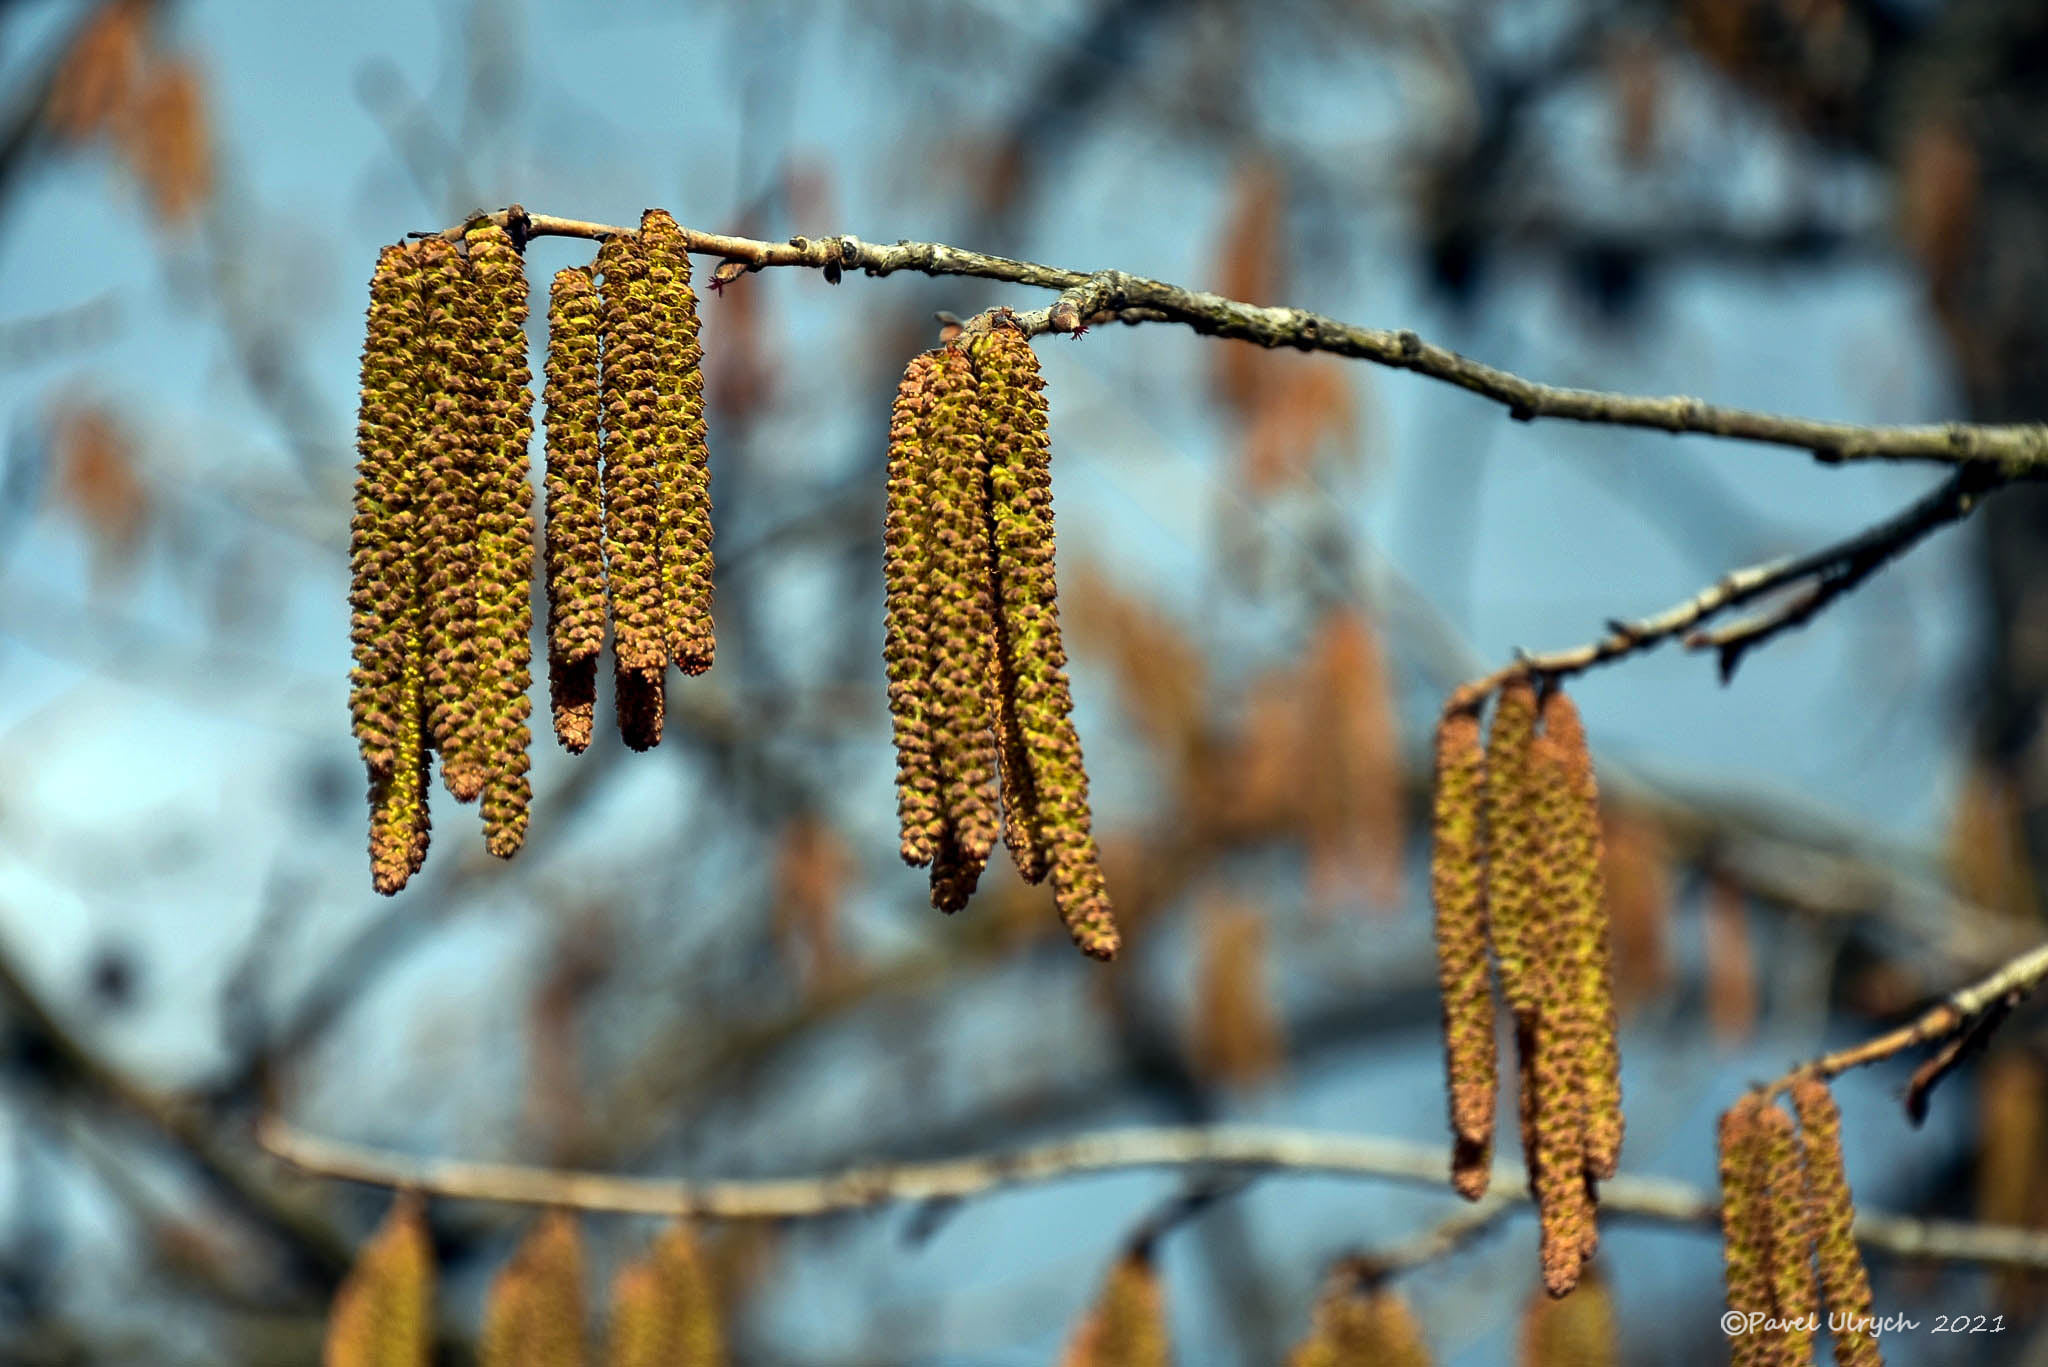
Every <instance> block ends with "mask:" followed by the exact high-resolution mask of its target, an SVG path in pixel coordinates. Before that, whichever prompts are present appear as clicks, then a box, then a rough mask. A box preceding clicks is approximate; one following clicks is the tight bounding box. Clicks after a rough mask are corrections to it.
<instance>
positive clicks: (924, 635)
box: [882, 352, 942, 865]
mask: <svg viewBox="0 0 2048 1367" xmlns="http://www.w3.org/2000/svg"><path fill="white" fill-rule="evenodd" d="M938 363H939V362H938V357H937V356H936V355H935V354H934V353H931V352H925V353H923V354H921V355H918V356H914V357H912V358H911V361H910V364H909V365H907V366H905V367H904V368H903V381H902V383H901V384H899V385H898V386H897V387H896V404H895V407H894V408H893V409H892V410H891V413H890V418H889V482H888V512H887V516H886V519H885V520H884V522H883V525H882V546H883V559H882V580H883V585H884V588H885V590H886V594H887V598H886V618H887V620H886V625H885V629H884V632H883V639H882V659H883V663H884V664H885V665H886V667H887V670H888V676H889V716H890V719H891V722H892V724H893V726H894V730H895V738H896V817H897V825H898V828H899V830H900V832H901V836H902V853H903V862H905V863H906V864H913V865H919V864H929V863H931V862H932V855H933V853H934V852H935V850H936V848H937V841H938V834H939V827H940V825H941V821H942V818H941V816H940V811H939V782H938V776H937V771H936V768H935V758H936V757H935V756H934V754H933V739H934V731H933V725H932V722H933V710H934V708H935V706H936V703H937V699H936V696H935V694H934V692H933V687H932V683H933V680H932V677H931V671H932V658H931V630H930V629H931V623H932V614H933V612H934V605H933V603H932V589H931V554H932V548H931V504H930V500H931V481H932V477H933V470H932V460H933V452H932V449H931V445H930V442H929V440H928V432H927V428H928V425H929V418H930V407H931V396H930V393H929V385H930V381H931V376H932V372H933V369H934V367H936V366H937V365H938Z"/></svg>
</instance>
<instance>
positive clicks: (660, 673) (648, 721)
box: [612, 660, 668, 750]
mask: <svg viewBox="0 0 2048 1367" xmlns="http://www.w3.org/2000/svg"><path fill="white" fill-rule="evenodd" d="M613 664H614V665H615V666H616V668H615V669H614V670H613V673H612V683H613V691H614V694H615V696H616V698H617V706H618V710H619V735H620V737H621V738H622V739H624V740H625V742H626V748H627V749H629V750H652V749H653V748H654V747H655V746H657V745H659V744H661V723H662V717H663V714H664V713H666V712H667V710H668V678H667V671H666V670H665V669H663V668H660V667H657V668H654V669H628V668H626V667H625V666H624V665H623V664H619V663H618V661H616V660H614V661H613Z"/></svg>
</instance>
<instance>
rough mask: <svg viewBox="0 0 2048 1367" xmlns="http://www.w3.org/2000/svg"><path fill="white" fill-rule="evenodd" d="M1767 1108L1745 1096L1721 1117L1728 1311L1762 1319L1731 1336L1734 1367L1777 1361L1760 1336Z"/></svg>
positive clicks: (1766, 1255)
mask: <svg viewBox="0 0 2048 1367" xmlns="http://www.w3.org/2000/svg"><path fill="white" fill-rule="evenodd" d="M1766 1105H1767V1103H1766V1102H1764V1101H1763V1099H1762V1098H1760V1097H1759V1096H1757V1095H1756V1094H1755V1093H1753V1092H1752V1093H1748V1094H1746V1095H1744V1096H1743V1097H1742V1098H1741V1099H1740V1100H1739V1101H1737V1102H1736V1103H1735V1104H1734V1105H1733V1106H1730V1107H1729V1108H1728V1109H1727V1110H1726V1111H1724V1112H1723V1113H1722V1115H1721V1126H1720V1168H1721V1254H1722V1265H1723V1272H1724V1276H1725V1278H1726V1281H1727V1287H1728V1309H1729V1310H1730V1311H1731V1312H1733V1313H1734V1314H1736V1315H1740V1316H1752V1315H1754V1316H1761V1317H1763V1318H1762V1319H1759V1320H1757V1321H1756V1323H1757V1325H1758V1326H1759V1327H1758V1328H1757V1329H1756V1330H1754V1331H1751V1330H1749V1329H1748V1328H1747V1327H1746V1326H1745V1327H1744V1328H1743V1329H1742V1330H1741V1331H1739V1332H1736V1333H1733V1334H1730V1335H1729V1344H1730V1347H1731V1349H1732V1356H1733V1361H1734V1364H1735V1367H1746V1364H1752V1363H1763V1362H1770V1361H1775V1360H1776V1359H1775V1356H1774V1355H1775V1353H1776V1347H1775V1342H1776V1341H1775V1339H1774V1338H1773V1337H1772V1336H1770V1335H1768V1334H1766V1333H1764V1332H1763V1331H1762V1328H1761V1326H1762V1323H1763V1319H1768V1318H1769V1316H1770V1312H1771V1264H1770V1254H1771V1240H1770V1226H1769V1220H1770V1201H1769V1197H1770V1170H1769V1160H1770V1143H1769V1138H1768V1136H1767V1134H1766V1133H1765V1130H1764V1125H1763V1119H1762V1116H1763V1111H1764V1109H1765V1107H1766Z"/></svg>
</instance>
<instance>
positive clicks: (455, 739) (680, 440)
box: [350, 209, 712, 893]
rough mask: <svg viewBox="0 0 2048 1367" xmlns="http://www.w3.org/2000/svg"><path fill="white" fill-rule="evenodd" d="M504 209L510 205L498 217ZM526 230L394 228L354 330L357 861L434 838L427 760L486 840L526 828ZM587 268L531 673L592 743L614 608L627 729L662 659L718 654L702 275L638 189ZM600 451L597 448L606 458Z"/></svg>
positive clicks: (567, 345)
mask: <svg viewBox="0 0 2048 1367" xmlns="http://www.w3.org/2000/svg"><path fill="white" fill-rule="evenodd" d="M514 221H515V222H517V216H516V215H515V216H514ZM520 245H521V244H520V243H519V242H517V241H516V240H515V239H514V237H513V235H512V234H511V233H508V232H507V231H506V229H504V228H502V227H498V226H496V225H495V224H491V223H484V224H481V225H479V226H476V227H473V228H470V229H468V230H467V231H466V232H464V233H463V234H462V235H461V236H460V239H459V240H450V239H449V238H447V237H428V238H424V239H421V240H418V241H410V242H405V243H400V244H398V245H395V246H390V247H386V248H385V249H384V250H383V252H382V253H381V255H380V256H379V257H378V261H377V269H376V273H375V274H374V275H373V276H372V278H371V281H370V309H369V323H368V329H367V334H366V338H365V341H364V344H363V366H362V406H361V410H360V414H359V417H358V423H357V448H358V453H359V457H360V460H359V464H358V467H357V480H356V491H355V517H354V522H353V525H352V541H351V566H352V571H353V583H352V586H351V591H350V606H351V609H352V612H353V621H352V631H351V634H352V638H353V641H354V647H355V668H354V671H353V673H352V675H351V679H350V682H351V690H352V691H351V697H350V707H351V711H352V713H353V716H354V720H355V734H356V739H357V741H358V742H359V745H360V747H361V750H362V755H363V761H364V763H365V765H366V766H367V767H368V769H369V775H370V868H371V878H372V881H373V882H374V883H375V885H376V887H377V889H378V891H380V892H385V893H393V892H396V891H398V890H399V889H400V888H402V887H404V886H405V884H406V881H407V880H408V879H409V878H411V876H412V875H413V874H414V873H416V872H418V870H419V868H420V865H421V862H422V861H423V860H424V859H425V858H426V852H427V836H428V820H427V797H428V792H429V789H430V787H431V782H432V777H431V770H430V757H431V756H433V755H439V756H440V760H441V779H442V782H443V783H444V784H445V785H446V786H447V788H448V791H449V792H450V793H451V794H453V795H454V796H455V797H456V798H457V799H458V800H459V801H463V802H468V801H472V800H475V799H478V798H481V799H482V809H483V819H484V830H485V838H486V843H487V845H488V847H489V849H490V851H491V853H493V854H495V855H498V856H500V857H510V856H511V855H512V854H513V853H514V852H516V851H517V850H518V848H519V846H520V844H521V842H522V840H523V839H524V837H525V832H526V819H527V804H528V800H529V797H530V794H531V790H530V788H529V785H528V783H527V779H526V773H527V745H528V742H529V739H530V736H529V733H528V729H527V718H528V716H529V713H530V706H531V705H530V704H529V702H528V701H527V696H526V690H527V686H528V684H529V683H530V682H531V676H530V669H531V664H532V647H531V644H530V639H529V638H530V635H531V630H532V616H533V613H532V607H531V601H532V599H531V595H532V577H533V540H534V535H533V516H532V502H533V499H532V490H531V486H530V485H529V483H528V478H527V460H526V449H527V444H528V441H529V440H530V438H531V436H532V433H533V416H532V411H533V394H532V390H531V387H530V381H531V378H532V377H531V373H530V371H529V369H528V365H527V350H526V328H525V324H526V314H527V284H526V274H525V267H524V262H523V260H522V258H521V255H520ZM596 270H597V271H598V272H599V273H601V275H602V277H603V280H602V285H601V287H600V286H599V285H597V284H596V283H594V282H593V277H592V271H591V269H590V268H584V267H577V268H571V269H568V270H565V271H563V272H561V273H560V274H559V275H558V276H556V278H555V282H554V289H553V292H552V296H551V299H550V306H549V351H548V362H547V404H548V413H547V428H548V431H547V445H548V469H547V519H548V529H547V530H548V539H547V540H548V545H547V588H548V666H549V688H550V694H551V697H552V702H553V709H554V723H555V734H556V735H557V736H558V737H559V738H560V740H561V742H562V744H563V745H565V746H566V747H568V748H569V749H570V750H572V751H580V750H582V749H583V748H584V747H585V746H587V745H588V744H589V743H590V735H591V724H592V719H593V712H594V705H595V698H596V670H597V658H598V653H599V650H600V649H601V647H602V645H603V642H604V631H605V620H606V615H607V608H608V607H609V610H610V617H611V622H612V631H613V641H614V644H613V654H614V657H615V661H616V664H617V672H618V696H619V725H620V729H621V731H622V732H623V734H624V736H625V739H626V742H627V744H629V745H631V746H633V747H634V748H636V749H645V748H646V747H648V746H650V745H653V744H654V743H656V742H657V741H658V740H660V738H661V718H662V702H663V689H664V678H665V671H666V666H667V664H668V662H669V661H670V660H673V661H674V662H675V663H676V664H677V665H678V666H680V667H681V668H682V669H683V670H684V671H685V672H687V673H693V674H694V673H700V672H702V671H703V670H705V669H707V668H709V667H710V664H711V657H712V633H711V612H710V599H711V510H710V494H709V474H708V467H707V465H706V463H705V446H704V418H703V411H704V407H703V384H702V380H701V377H700V375H699V371H698V363H699V359H700V356H701V352H700V350H699V348H698V345H697V317H696V296H695V295H694V294H692V293H691V290H690V261H689V255H688V253H687V251H686V250H685V245H684V239H683V236H682V232H681V230H680V229H679V228H678V227H677V226H676V222H675V220H674V219H672V218H671V217H669V215H668V214H666V213H664V212H662V211H661V210H658V209H656V210H649V211H648V212H647V214H646V215H645V216H643V218H642V220H641V226H640V231H639V232H637V233H630V234H620V235H617V236H614V237H612V238H609V239H607V240H606V241H605V243H604V245H603V247H602V248H601V249H600V251H599V252H598V258H597V264H596ZM600 456H601V457H602V458H601V459H600Z"/></svg>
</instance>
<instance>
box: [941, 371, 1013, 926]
mask: <svg viewBox="0 0 2048 1367" xmlns="http://www.w3.org/2000/svg"><path fill="white" fill-rule="evenodd" d="M929 378H930V383H929V389H928V392H929V393H930V394H931V417H930V423H931V427H930V433H931V435H930V440H931V443H932V446H933V450H934V453H935V459H934V461H933V474H932V482H931V508H932V531H931V538H930V544H931V550H932V554H931V561H930V564H931V570H930V573H931V584H932V587H931V595H932V609H933V610H932V622H931V638H932V691H933V694H934V706H933V709H932V717H933V725H932V752H933V763H934V768H935V770H936V771H937V776H938V780H939V796H940V806H941V814H942V817H943V825H942V827H941V830H940V833H939V838H938V840H937V841H936V842H935V846H934V850H933V855H932V905H933V906H935V907H938V908H939V909H940V910H942V911H958V910H959V909H960V908H961V907H963V906H965V905H967V899H968V897H969V896H971V895H972V893H973V891H974V887H975V884H976V883H977V882H979V881H980V878H981V871H982V869H983V867H984V866H985V865H986V864H987V863H988V856H989V851H990V850H991V849H993V848H994V846H995V841H996V834H997V828H996V787H995V771H996V759H995V744H994V740H993V737H992V734H991V732H990V729H989V728H990V722H991V710H990V708H989V699H988V685H989V658H990V656H989V650H990V645H991V641H992V624H991V615H992V612H993V604H992V603H991V602H990V599H989V538H988V458H987V454H986V451H985V449H984V444H983V440H982V426H981V414H980V410H979V400H978V397H977V393H976V387H975V381H974V371H973V367H972V366H971V365H970V364H969V362H968V359H967V356H966V355H965V353H963V352H962V351H961V350H959V349H958V348H957V347H947V348H945V349H944V350H942V351H940V352H939V353H938V359H937V362H936V364H935V365H934V366H933V368H932V372H931V375H930V377H929Z"/></svg>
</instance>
